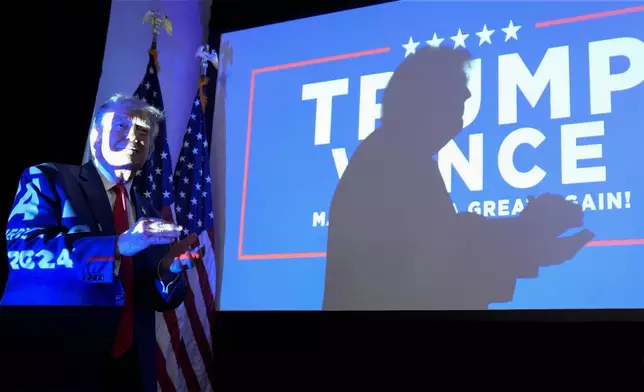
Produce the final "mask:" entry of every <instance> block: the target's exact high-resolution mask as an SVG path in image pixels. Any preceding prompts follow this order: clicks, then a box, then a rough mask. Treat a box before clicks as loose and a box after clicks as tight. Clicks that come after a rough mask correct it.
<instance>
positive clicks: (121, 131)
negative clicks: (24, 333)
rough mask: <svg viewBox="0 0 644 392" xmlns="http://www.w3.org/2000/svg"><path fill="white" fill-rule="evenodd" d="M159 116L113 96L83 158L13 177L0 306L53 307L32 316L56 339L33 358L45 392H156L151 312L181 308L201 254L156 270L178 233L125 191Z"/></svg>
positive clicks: (189, 254)
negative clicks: (44, 354)
mask: <svg viewBox="0 0 644 392" xmlns="http://www.w3.org/2000/svg"><path fill="white" fill-rule="evenodd" d="M160 121H163V115H162V113H161V112H160V111H158V110H157V109H155V108H154V107H152V106H150V105H148V104H146V103H145V102H143V101H141V100H138V99H136V98H133V97H128V96H122V95H115V96H114V97H112V98H111V99H110V100H108V101H107V102H106V103H105V104H104V105H103V106H102V107H101V108H100V109H99V111H98V112H97V114H96V116H95V118H94V120H93V124H92V128H91V132H90V146H91V152H92V159H91V161H90V162H88V163H86V164H84V165H82V166H72V165H62V164H56V163H44V164H40V165H36V166H33V167H30V168H28V169H27V170H25V171H24V173H23V175H22V177H21V179H20V183H19V185H18V191H17V195H16V198H15V201H14V204H13V208H12V211H11V214H10V215H9V219H8V226H7V232H6V235H7V247H8V249H7V250H8V258H9V270H10V274H9V278H8V281H7V285H6V290H5V293H4V297H3V298H2V303H1V304H2V305H3V306H4V307H6V306H25V305H27V306H38V307H39V308H35V309H54V311H53V312H51V311H48V310H44V311H43V312H40V313H38V312H37V311H34V321H35V320H38V322H40V323H41V324H42V328H41V329H42V331H43V333H44V334H51V335H60V336H56V338H57V339H62V340H63V341H64V345H63V346H61V347H60V349H59V350H56V351H58V352H56V353H55V355H54V354H52V358H51V361H44V360H43V359H42V358H39V362H40V363H44V362H48V363H47V365H46V366H45V365H43V366H40V368H42V369H44V370H42V372H45V373H46V374H47V376H46V377H49V379H48V380H46V381H44V382H45V383H49V386H50V387H51V388H52V389H56V388H60V387H62V388H63V389H72V388H80V389H84V390H128V391H131V390H141V391H146V392H147V391H149V392H153V391H156V387H157V383H156V371H155V354H156V342H155V311H157V312H162V311H165V310H171V309H175V308H176V307H178V306H179V305H180V304H181V303H182V301H183V299H184V296H185V293H186V278H185V277H184V274H183V273H182V271H183V270H185V269H187V268H192V266H193V263H194V262H195V261H196V259H198V258H200V257H201V255H200V253H199V251H198V250H191V251H189V252H187V253H185V254H183V255H182V256H181V257H176V258H174V260H172V259H169V260H166V261H167V262H164V263H161V261H162V259H164V258H166V256H167V255H168V254H169V251H170V246H173V245H172V244H173V243H175V241H176V239H177V238H178V237H179V235H180V234H181V230H182V228H181V227H180V226H177V225H174V224H172V223H168V222H164V221H163V220H162V219H161V218H160V214H159V213H158V212H157V211H155V209H154V208H153V206H152V205H151V204H150V203H149V202H148V201H147V200H146V198H145V197H144V196H142V195H140V194H139V193H137V192H135V191H134V190H133V189H132V185H131V184H132V179H133V177H134V176H135V175H136V172H137V171H138V170H139V169H141V168H142V167H143V165H144V164H145V162H146V161H147V159H148V158H149V157H150V155H151V152H152V148H153V146H154V140H155V138H156V136H157V133H158V124H159V122H160ZM45 306H46V307H49V308H42V307H45ZM58 309H60V311H57V310H58ZM45 313H47V314H49V315H48V316H43V314H45ZM34 339H37V337H34ZM53 340H55V339H54V337H53V336H52V338H51V341H52V344H54V343H53ZM51 369H56V370H55V371H52V370H51ZM45 373H41V374H38V372H36V373H35V374H38V375H37V376H36V377H41V376H42V374H45Z"/></svg>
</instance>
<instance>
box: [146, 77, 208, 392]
mask: <svg viewBox="0 0 644 392" xmlns="http://www.w3.org/2000/svg"><path fill="white" fill-rule="evenodd" d="M207 81H208V80H207V78H206V77H201V79H200V83H199V89H198V91H197V94H196V95H195V99H194V101H193V102H192V112H191V114H190V118H189V120H188V124H187V126H186V130H185V134H184V138H183V144H182V146H181V152H180V154H179V160H178V162H177V166H176V168H175V171H174V181H173V183H174V200H175V214H176V222H177V223H178V224H179V225H181V226H183V227H184V232H183V234H182V238H183V237H185V236H186V235H188V234H189V233H195V234H197V235H198V236H199V241H200V244H201V245H203V246H205V256H204V259H203V263H197V264H196V265H195V268H193V269H192V270H190V271H188V272H186V277H187V278H188V290H187V294H186V298H185V300H184V302H183V303H182V304H181V306H179V308H177V309H176V310H175V311H174V312H173V313H174V319H173V318H172V317H168V316H167V315H164V319H165V321H166V324H167V325H168V327H171V328H168V330H169V331H170V337H171V342H170V343H171V344H170V346H171V347H172V349H170V347H165V348H164V347H162V346H161V342H160V340H159V335H157V343H158V345H159V346H160V347H161V349H162V350H163V351H162V352H163V353H164V354H166V353H167V354H169V355H173V354H174V356H175V360H174V361H172V360H168V356H167V355H166V356H165V361H166V365H167V366H166V376H163V375H161V374H160V373H161V372H159V387H160V389H161V390H162V391H163V392H166V391H172V390H173V387H174V389H176V390H188V391H211V390H213V385H214V377H213V374H212V371H213V366H212V363H213V353H212V334H211V327H212V326H213V323H214V319H213V317H214V314H215V288H216V268H215V253H214V249H213V245H212V244H214V241H213V237H214V231H213V228H214V224H213V221H214V219H213V218H214V216H213V209H212V197H211V193H210V190H211V178H210V167H209V163H210V153H209V151H210V148H209V144H210V132H208V128H207V126H206V119H205V104H206V102H205V101H206V99H205V97H206V94H205V92H204V90H203V89H204V88H205V86H206V84H207ZM166 313H168V312H166ZM173 328H177V329H178V330H179V334H180V336H179V337H178V338H177V337H175V336H172V335H173V332H174V331H173ZM157 329H159V327H158V326H157ZM162 332H163V331H162ZM171 365H176V367H174V366H171ZM157 367H159V366H157ZM171 374H172V375H174V376H171ZM162 376H163V377H162ZM163 378H165V381H163ZM170 382H172V385H171V384H170ZM164 384H165V385H164Z"/></svg>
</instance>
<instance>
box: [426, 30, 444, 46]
mask: <svg viewBox="0 0 644 392" xmlns="http://www.w3.org/2000/svg"><path fill="white" fill-rule="evenodd" d="M444 40H445V38H438V35H436V33H434V36H433V37H432V39H430V40H429V41H425V42H427V45H429V46H433V47H434V48H438V47H439V46H440V44H441V43H443V41H444Z"/></svg>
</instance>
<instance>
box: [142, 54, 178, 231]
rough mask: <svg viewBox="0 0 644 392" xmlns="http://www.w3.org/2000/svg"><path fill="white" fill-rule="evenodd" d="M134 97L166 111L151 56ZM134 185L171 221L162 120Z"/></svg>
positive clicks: (168, 168)
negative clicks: (150, 154)
mask: <svg viewBox="0 0 644 392" xmlns="http://www.w3.org/2000/svg"><path fill="white" fill-rule="evenodd" d="M134 95H135V96H136V97H138V98H140V99H142V100H144V101H146V102H148V103H149V104H152V105H154V107H155V108H157V109H159V110H161V111H164V110H165V109H164V107H163V97H162V94H161V85H160V83H159V75H158V69H157V65H156V62H155V58H154V56H153V55H152V54H149V60H148V65H147V68H146V71H145V76H144V77H143V80H142V81H141V83H140V84H139V86H138V88H137V89H136V92H135V93H134ZM133 186H134V189H135V190H136V191H137V192H140V193H141V194H142V195H144V196H145V197H147V198H148V199H150V201H151V202H152V204H153V205H154V207H155V208H156V209H157V211H159V212H160V213H161V215H162V216H163V217H164V218H165V219H167V220H172V207H171V206H172V159H171V157H170V148H169V146H168V135H167V132H166V122H165V121H163V122H162V123H161V124H159V134H158V136H157V139H156V141H155V143H154V151H153V153H152V156H151V157H150V159H149V160H148V162H147V163H146V164H145V166H144V167H143V168H142V169H141V170H139V171H138V172H137V173H136V177H135V178H134V183H133Z"/></svg>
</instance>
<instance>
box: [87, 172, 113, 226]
mask: <svg viewBox="0 0 644 392" xmlns="http://www.w3.org/2000/svg"><path fill="white" fill-rule="evenodd" d="M78 177H79V182H80V184H81V188H82V189H83V193H85V198H86V199H87V203H88V204H89V205H90V210H91V211H92V215H93V216H94V220H95V221H96V223H97V224H98V225H99V229H100V230H101V231H102V232H104V233H106V234H114V233H115V232H116V229H115V227H114V215H113V214H112V209H111V208H110V201H109V199H108V198H107V192H105V187H104V186H103V182H102V181H101V178H100V177H99V174H98V171H97V170H96V167H95V166H94V164H93V163H92V162H91V161H90V162H87V163H86V164H84V165H83V166H82V167H81V170H80V173H79V176H78Z"/></svg>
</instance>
